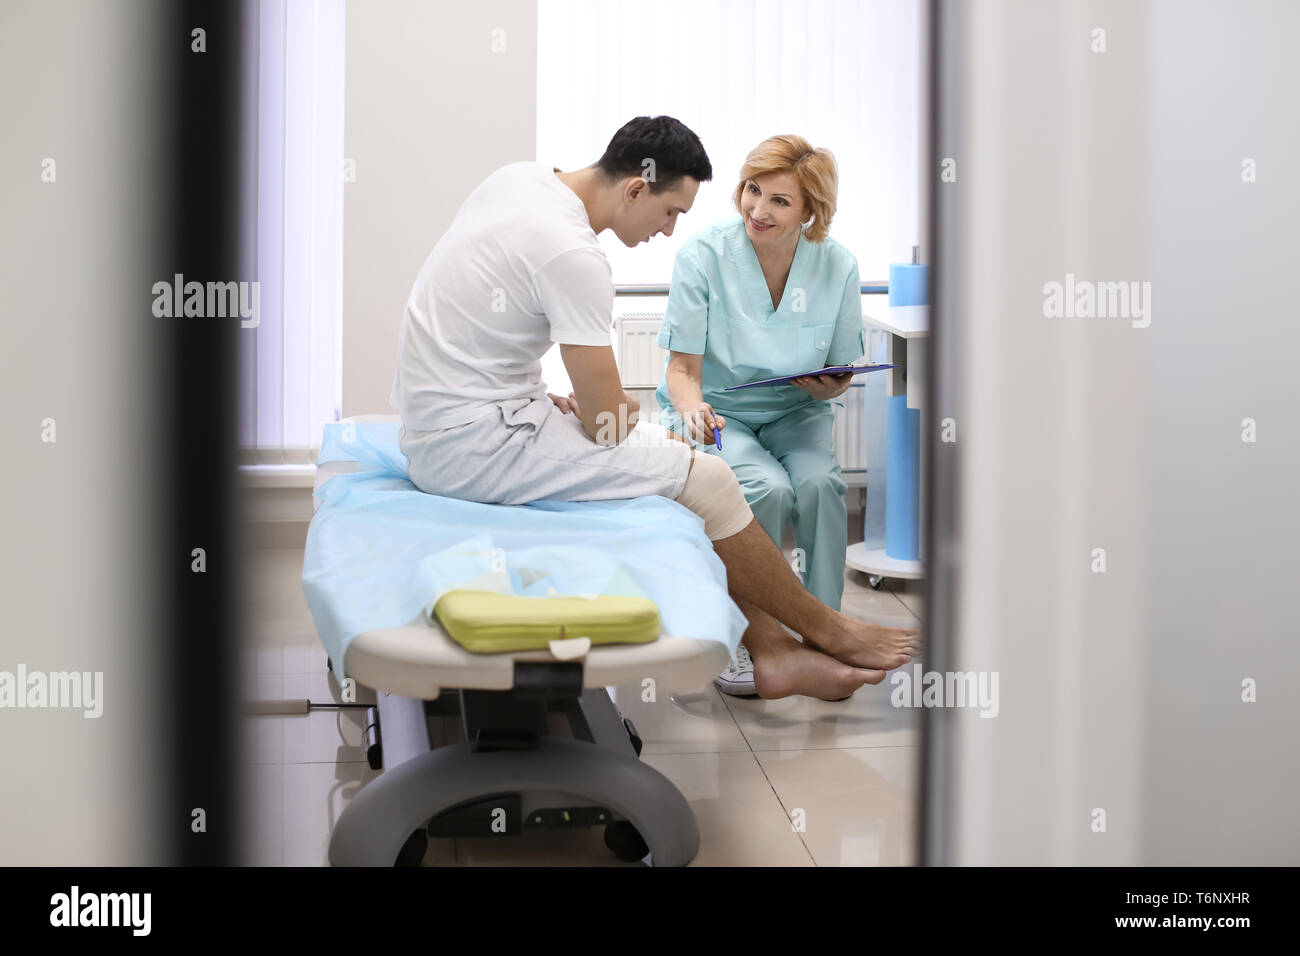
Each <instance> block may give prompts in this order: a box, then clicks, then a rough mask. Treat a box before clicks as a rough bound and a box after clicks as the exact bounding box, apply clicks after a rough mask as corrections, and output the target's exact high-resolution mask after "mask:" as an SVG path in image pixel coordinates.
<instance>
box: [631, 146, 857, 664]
mask: <svg viewBox="0 0 1300 956" xmlns="http://www.w3.org/2000/svg"><path fill="white" fill-rule="evenodd" d="M837 188H838V176H837V172H836V167H835V159H834V157H833V156H832V155H831V153H830V152H829V151H828V150H825V149H814V148H813V147H812V146H811V145H810V144H809V143H808V142H807V141H806V140H804V139H803V138H801V137H799V136H773V137H772V138H771V139H768V140H765V141H763V142H762V143H760V144H759V145H758V147H757V148H756V149H754V150H753V151H752V152H751V153H750V154H749V156H748V157H747V158H746V159H745V164H744V166H742V167H741V170H740V184H739V185H738V186H737V187H736V191H735V194H734V197H733V198H734V201H735V205H736V208H737V210H738V211H739V212H740V216H739V217H738V218H730V219H727V220H725V221H723V222H720V223H717V224H715V225H713V226H710V227H709V228H707V229H705V230H704V231H703V232H701V233H699V234H698V235H696V236H693V237H692V238H691V239H690V240H689V241H688V242H687V244H686V245H685V246H683V247H682V249H681V251H680V252H678V254H677V259H676V262H675V263H674V266H673V279H672V287H671V290H670V293H669V296H668V305H667V307H666V309H665V314H664V323H663V327H662V329H661V330H660V333H659V345H660V346H661V347H663V348H664V349H666V350H668V352H669V358H668V363H667V366H666V368H665V372H664V377H663V380H662V381H661V382H660V383H659V388H658V391H657V393H656V397H657V398H658V401H659V406H660V410H661V421H662V422H663V423H664V424H665V425H668V426H669V427H676V428H679V427H680V425H681V423H683V422H684V423H685V425H686V427H687V429H688V433H689V434H690V435H691V436H692V437H693V438H694V439H695V440H696V441H698V442H701V443H705V444H707V446H708V450H709V453H711V454H717V455H720V456H721V457H722V458H723V460H725V461H726V462H727V464H728V465H730V466H731V468H732V470H733V471H734V472H735V474H736V477H737V478H738V479H739V481H740V486H741V488H742V489H743V490H744V492H745V498H746V500H748V502H749V506H750V508H751V509H752V510H753V512H754V516H755V517H756V518H757V519H758V520H759V522H760V523H761V524H762V526H763V528H764V530H766V531H767V533H768V534H769V535H770V536H771V538H772V540H773V541H775V542H776V544H777V547H780V546H781V539H782V535H783V532H784V529H785V523H786V521H787V520H793V523H794V540H795V546H796V549H797V550H796V552H795V555H794V558H795V560H794V563H793V566H794V567H795V568H796V569H797V570H803V571H804V572H805V573H804V584H805V586H806V587H807V589H808V590H809V591H810V592H812V594H814V595H815V596H816V597H817V598H818V599H819V600H821V601H822V602H823V603H824V604H826V605H827V606H828V607H831V608H834V609H835V610H839V608H840V599H841V598H842V597H843V593H844V552H845V548H846V547H847V544H848V508H847V506H846V505H845V502H844V488H845V485H844V480H843V479H842V478H841V477H840V469H839V465H838V464H837V463H836V461H835V458H834V455H833V453H832V448H831V436H832V424H833V417H832V416H833V410H832V408H831V404H830V400H831V399H834V398H837V397H838V396H840V395H843V394H844V392H845V391H847V390H848V388H849V385H850V384H851V381H852V376H851V375H849V374H843V375H839V376H832V375H810V376H807V377H803V378H798V379H795V380H794V381H793V382H792V383H791V384H789V385H777V386H774V387H766V386H764V387H759V388H749V389H742V390H740V391H735V392H726V391H724V389H725V388H727V387H728V386H730V385H743V384H745V383H746V382H753V381H756V380H758V379H764V378H773V377H776V376H779V375H791V374H793V373H796V372H802V371H807V370H809V369H817V368H824V367H826V366H827V365H848V364H851V363H853V362H855V361H856V360H858V359H859V358H861V356H862V355H863V352H864V351H865V341H864V337H863V331H862V298H861V287H860V285H859V279H858V263H857V260H856V259H855V258H854V257H853V256H852V255H851V254H850V253H849V251H848V250H847V249H845V248H844V247H843V246H841V245H840V244H839V243H837V242H836V241H835V240H833V239H831V238H829V237H828V236H827V230H828V229H829V227H830V224H831V219H832V217H833V216H834V215H835V199H836V192H837ZM715 428H716V429H718V432H719V435H720V436H721V439H722V450H721V451H718V450H717V448H716V447H714V434H713V430H714V429H715ZM800 558H802V562H800V560H799V559H800ZM742 663H747V662H742Z"/></svg>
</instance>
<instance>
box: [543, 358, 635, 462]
mask: <svg viewBox="0 0 1300 956" xmlns="http://www.w3.org/2000/svg"><path fill="white" fill-rule="evenodd" d="M560 358H561V359H563V360H564V368H565V369H566V370H567V371H568V373H569V381H570V382H572V383H573V397H574V398H575V399H576V400H577V403H578V418H579V419H580V420H581V422H582V430H583V431H584V432H586V433H587V437H588V438H590V439H591V440H592V441H594V442H595V443H596V444H598V445H617V444H618V443H619V442H621V441H623V439H625V438H626V437H627V435H628V432H630V431H631V430H632V429H633V428H634V427H635V426H636V421H637V415H638V413H639V411H640V407H641V406H640V403H639V402H637V400H636V399H635V398H633V397H632V396H631V395H629V394H628V393H627V392H625V391H623V384H622V382H620V381H619V377H618V364H617V363H616V362H615V361H614V350H613V349H612V348H610V347H609V346H608V345H564V344H561V345H560Z"/></svg>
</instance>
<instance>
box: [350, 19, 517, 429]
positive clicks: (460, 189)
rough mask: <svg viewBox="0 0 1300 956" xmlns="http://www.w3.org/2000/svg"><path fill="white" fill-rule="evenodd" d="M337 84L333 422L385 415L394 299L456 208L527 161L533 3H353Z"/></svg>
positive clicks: (398, 312)
mask: <svg viewBox="0 0 1300 956" xmlns="http://www.w3.org/2000/svg"><path fill="white" fill-rule="evenodd" d="M495 31H501V32H495ZM503 43H504V50H503V52H494V45H495V47H496V48H497V49H502V44H503ZM346 84H347V96H346V106H345V116H344V123H345V133H344V154H345V156H347V157H349V158H351V159H353V160H354V161H355V163H356V181H355V182H348V183H346V184H345V186H344V210H343V229H344V234H343V414H344V415H356V414H365V413H368V412H387V411H389V406H388V394H389V391H390V389H391V387H392V382H393V364H394V360H395V358H396V354H397V332H398V326H399V325H400V322H401V318H402V309H403V307H404V306H405V304H406V297H407V294H408V293H409V292H410V289H411V283H412V282H413V281H414V279H415V274H416V272H418V271H419V268H420V265H421V263H423V261H424V259H425V257H426V256H427V255H428V254H429V252H430V250H431V249H432V248H433V246H434V244H435V243H436V242H437V241H438V239H439V237H440V236H441V235H442V233H443V232H444V231H445V230H446V228H447V226H448V225H450V223H451V220H452V217H453V216H454V215H455V213H456V210H457V209H458V208H459V207H460V204H461V202H463V201H464V199H465V197H466V196H467V195H468V194H469V192H470V191H471V190H472V189H473V188H474V187H475V186H477V185H478V184H479V182H481V181H482V180H483V179H484V178H486V177H487V175H488V174H489V173H491V172H492V171H493V170H495V169H497V168H498V167H500V166H503V165H505V164H506V163H511V162H517V161H519V160H531V159H535V158H536V129H537V121H536V112H537V7H536V2H535V0H491V2H476V3H430V2H428V0H354V2H352V3H349V4H348V12H347V77H346Z"/></svg>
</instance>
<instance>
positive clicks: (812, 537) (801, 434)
mask: <svg viewBox="0 0 1300 956" xmlns="http://www.w3.org/2000/svg"><path fill="white" fill-rule="evenodd" d="M718 411H719V414H721V415H722V416H723V417H725V418H726V419H727V427H726V428H725V429H723V431H722V451H721V452H719V451H718V450H717V448H716V447H715V446H713V445H709V446H708V449H709V452H710V453H711V454H714V455H720V456H721V457H722V459H723V460H724V461H725V462H726V463H727V464H728V465H730V466H731V470H732V471H733V472H735V474H736V478H737V479H738V480H739V481H740V487H741V490H742V491H744V492H745V500H746V501H748V502H749V507H750V510H751V511H753V512H754V517H755V518H757V519H758V522H759V524H761V525H762V526H763V530H764V531H766V532H767V533H768V535H769V536H770V537H771V538H772V540H773V541H775V542H776V546H777V547H778V548H779V547H781V539H782V537H783V535H784V533H785V526H786V522H787V521H791V520H793V522H794V543H795V547H796V548H797V549H801V550H802V563H799V562H798V561H795V560H793V559H792V561H791V563H792V566H794V567H795V568H796V570H798V568H800V567H803V568H804V569H805V570H804V572H803V574H802V575H801V577H802V578H803V582H804V586H805V587H806V588H807V589H808V590H809V591H810V592H811V593H812V594H813V595H814V596H815V597H816V598H817V599H818V600H820V601H821V602H822V603H823V604H825V605H826V606H827V607H830V608H834V609H835V610H837V611H838V610H839V609H840V599H841V598H843V596H844V552H845V549H846V548H847V547H848V536H849V529H848V517H849V509H848V505H847V504H845V501H844V489H845V484H844V479H843V478H842V477H841V476H840V466H839V464H838V463H837V462H836V461H835V455H834V452H833V450H832V447H831V443H832V428H833V425H834V411H833V409H832V408H831V405H830V403H828V402H815V403H813V404H811V405H805V406H802V407H800V408H796V409H795V410H794V411H792V412H789V413H787V414H786V415H784V416H783V417H781V418H778V419H777V420H776V421H774V422H770V423H768V424H766V425H754V426H751V425H748V424H746V423H745V422H743V421H741V420H740V419H739V418H736V417H734V416H732V415H728V414H727V413H726V412H725V411H723V410H721V409H719V410H718ZM798 557H800V555H799V552H798V551H796V553H795V555H794V558H798Z"/></svg>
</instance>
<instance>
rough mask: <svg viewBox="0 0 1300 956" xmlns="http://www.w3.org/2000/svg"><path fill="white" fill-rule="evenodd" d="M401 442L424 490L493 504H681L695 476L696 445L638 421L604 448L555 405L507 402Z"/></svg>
mask: <svg viewBox="0 0 1300 956" xmlns="http://www.w3.org/2000/svg"><path fill="white" fill-rule="evenodd" d="M398 440H399V443H400V445H401V449H402V454H404V455H405V456H406V460H407V461H408V462H409V463H410V474H411V481H412V482H414V483H415V486H416V487H417V488H419V489H420V490H421V491H425V492H428V493H429V494H432V495H443V496H444V497H448V498H460V499H462V500H464V501H481V502H484V503H486V504H502V505H519V504H526V503H527V502H530V501H544V500H551V501H601V500H604V499H608V498H639V497H642V496H645V495H663V496H664V497H666V498H676V497H677V496H678V495H679V494H681V492H682V487H683V486H684V485H685V484H686V475H687V472H688V471H689V470H690V453H691V450H690V446H688V445H686V444H684V443H682V442H680V441H674V440H672V439H669V438H668V437H667V432H666V430H665V429H663V428H662V427H661V426H659V425H653V424H650V423H648V422H638V423H637V426H636V428H635V429H634V430H633V432H632V434H630V435H629V436H628V437H627V439H626V440H624V441H623V442H621V443H620V444H618V445H598V444H596V443H595V442H594V441H592V440H591V439H590V438H588V437H587V433H586V432H584V431H583V430H582V423H581V422H579V421H578V417H577V416H576V415H574V414H572V413H570V414H567V415H566V414H565V413H564V412H562V411H560V410H559V408H557V407H556V406H555V403H553V402H552V401H551V400H550V399H549V398H543V399H517V400H514V401H509V402H502V403H501V404H499V405H498V406H497V410H496V411H495V412H494V413H493V414H491V415H488V416H487V417H485V418H480V419H478V420H477V421H473V422H469V423H468V424H465V425H456V426H454V427H452V428H441V429H438V430H437V431H429V432H420V431H411V430H409V429H407V428H406V427H405V426H403V427H402V429H401V430H400V432H399V435H398Z"/></svg>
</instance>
